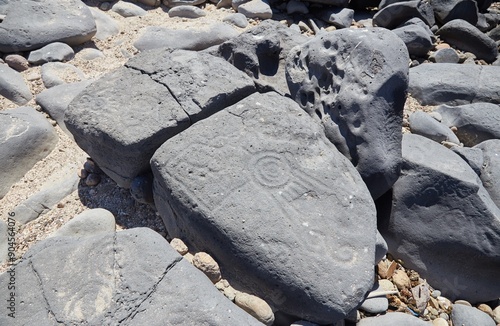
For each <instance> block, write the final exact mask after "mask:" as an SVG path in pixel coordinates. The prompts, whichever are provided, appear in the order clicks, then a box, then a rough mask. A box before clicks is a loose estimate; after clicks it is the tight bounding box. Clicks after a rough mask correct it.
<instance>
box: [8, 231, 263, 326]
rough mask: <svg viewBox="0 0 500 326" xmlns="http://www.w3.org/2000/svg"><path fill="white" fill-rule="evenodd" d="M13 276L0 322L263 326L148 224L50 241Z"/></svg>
mask: <svg viewBox="0 0 500 326" xmlns="http://www.w3.org/2000/svg"><path fill="white" fill-rule="evenodd" d="M15 275H16V278H17V279H18V280H22V282H17V283H16V297H15V298H16V299H17V300H18V301H17V309H16V315H15V316H16V318H15V319H13V318H11V317H8V316H7V314H1V315H0V324H1V325H13V326H16V325H30V324H33V322H34V321H36V323H37V324H38V325H55V324H59V323H61V324H64V325H82V324H91V325H115V324H116V323H118V322H119V323H120V324H121V325H158V326H159V325H202V324H204V323H207V324H211V325H255V326H257V325H260V323H259V322H258V321H257V320H255V319H254V318H253V317H251V316H250V315H248V314H247V313H245V312H244V311H243V310H241V309H239V308H238V307H236V306H235V305H234V304H233V303H231V302H230V301H229V300H227V299H226V298H225V297H224V296H223V295H222V294H220V293H218V291H217V289H215V287H214V286H213V285H212V283H211V282H210V281H209V280H208V279H207V278H206V277H205V276H204V275H203V274H202V273H201V272H200V271H198V270H197V269H196V268H195V267H193V266H191V265H190V264H189V262H187V261H186V260H185V259H182V256H180V255H179V254H178V253H177V252H176V251H175V250H174V249H173V248H171V247H170V246H169V244H168V243H167V242H166V240H165V239H163V238H162V237H161V236H160V235H159V234H157V233H155V232H154V231H152V230H150V229H147V228H134V229H132V230H126V231H122V232H117V233H113V232H110V233H104V234H103V233H101V234H97V235H92V236H88V237H83V238H82V237H72V236H58V237H53V238H50V239H47V240H45V241H42V242H40V243H38V244H36V245H35V246H34V247H32V248H31V249H30V250H29V251H28V252H27V253H26V255H25V256H24V258H23V260H22V261H21V262H20V263H19V264H18V265H17V266H16V268H15ZM9 277H10V276H9V273H8V272H6V273H3V274H1V275H0V285H1V286H2V287H3V288H5V289H7V283H8V282H9ZM8 295H9V294H8V291H2V292H1V295H0V296H1V297H2V301H4V302H6V300H7V299H9V297H8Z"/></svg>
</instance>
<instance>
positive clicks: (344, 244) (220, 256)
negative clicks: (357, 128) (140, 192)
mask: <svg viewBox="0 0 500 326" xmlns="http://www.w3.org/2000/svg"><path fill="white" fill-rule="evenodd" d="M151 167H152V170H153V175H154V196H155V203H156V206H157V208H158V212H159V213H160V215H161V216H162V218H163V221H164V222H165V225H166V228H167V231H168V234H169V235H170V236H171V237H177V238H181V239H183V240H184V241H186V244H188V246H189V248H194V249H195V250H197V251H205V252H208V253H210V254H211V255H212V256H213V257H214V258H215V260H216V261H217V262H218V263H219V265H220V267H221V270H222V271H223V273H224V275H225V277H226V276H227V279H228V280H230V282H231V284H232V285H234V287H235V288H238V289H241V290H243V291H245V292H248V293H253V294H255V295H256V296H258V297H260V298H262V299H263V300H265V301H266V302H267V303H269V304H270V306H271V307H273V310H274V311H281V312H282V313H285V314H289V315H293V316H296V317H297V318H302V319H306V320H310V321H312V322H316V323H320V324H330V323H334V322H336V321H338V320H340V319H342V318H344V317H345V316H346V315H347V314H348V313H349V312H350V311H351V310H352V309H354V308H356V307H357V306H358V304H359V303H360V302H361V301H362V300H363V297H364V295H365V293H366V292H367V291H368V290H369V289H370V288H371V287H372V285H373V266H374V260H375V242H376V226H375V206H374V204H373V201H372V199H371V197H370V194H369V192H368V190H367V188H366V186H365V185H364V183H363V181H362V179H361V177H360V176H359V174H358V172H357V171H356V169H354V167H353V166H352V164H351V163H350V162H349V161H348V160H347V159H346V158H345V157H344V156H343V155H342V154H340V153H339V152H338V151H337V150H336V149H335V147H334V146H333V145H332V144H331V143H330V142H329V141H328V140H327V139H326V137H325V136H324V134H323V133H322V132H321V127H320V126H319V125H318V124H316V123H314V121H313V120H312V119H310V118H309V117H308V116H307V115H306V114H305V113H304V112H303V111H302V110H301V109H300V107H299V106H298V105H297V104H296V103H295V102H294V101H292V100H290V99H288V98H286V97H283V96H280V95H278V94H277V93H274V92H269V93H265V94H260V93H256V94H252V95H251V96H249V97H247V98H245V99H243V100H241V101H240V102H238V103H236V104H235V105H233V106H231V107H229V108H226V109H225V110H223V111H220V112H218V113H216V114H214V115H213V116H211V117H210V118H208V119H205V120H203V121H200V122H198V123H196V124H194V125H193V126H192V127H190V128H189V129H187V130H185V131H184V132H182V133H180V134H178V135H177V136H175V137H172V138H170V139H169V140H167V141H166V142H165V144H163V145H162V146H161V147H160V148H159V149H158V151H157V152H156V153H155V155H154V156H153V158H152V160H151ZM360 232H362V234H363V237H359V236H358V235H359V234H360Z"/></svg>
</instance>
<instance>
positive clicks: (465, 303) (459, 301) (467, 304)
mask: <svg viewBox="0 0 500 326" xmlns="http://www.w3.org/2000/svg"><path fill="white" fill-rule="evenodd" d="M455 304H461V305H464V306H469V307H472V305H471V304H470V302H469V301H466V300H456V301H455Z"/></svg>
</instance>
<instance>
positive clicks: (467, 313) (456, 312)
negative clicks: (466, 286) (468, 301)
mask: <svg viewBox="0 0 500 326" xmlns="http://www.w3.org/2000/svg"><path fill="white" fill-rule="evenodd" d="M451 321H452V322H453V325H464V326H469V325H470V326H473V325H478V326H479V325H481V326H495V325H496V323H495V321H494V320H493V318H491V317H490V316H488V315H487V314H485V313H484V312H482V311H481V310H479V309H477V308H475V307H468V306H465V305H462V304H454V305H453V310H452V311H451Z"/></svg>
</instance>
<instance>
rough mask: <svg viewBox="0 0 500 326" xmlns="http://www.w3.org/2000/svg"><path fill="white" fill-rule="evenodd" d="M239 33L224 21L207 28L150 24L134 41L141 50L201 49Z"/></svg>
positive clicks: (217, 43)
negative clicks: (183, 27) (180, 27)
mask: <svg viewBox="0 0 500 326" xmlns="http://www.w3.org/2000/svg"><path fill="white" fill-rule="evenodd" d="M238 35H239V33H238V32H237V31H236V30H235V29H234V28H233V27H231V26H230V25H228V24H224V23H218V24H214V25H212V26H211V27H210V28H208V29H205V30H199V29H170V28H167V27H162V26H149V27H146V28H144V32H143V33H142V35H141V36H140V37H139V38H138V39H137V41H135V42H134V46H135V47H136V48H137V49H138V50H140V51H145V50H151V49H158V48H165V47H167V48H170V49H182V50H194V51H200V50H204V49H206V48H209V47H211V46H213V45H219V44H221V43H223V42H225V41H227V40H230V39H232V38H233V37H236V36H238Z"/></svg>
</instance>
